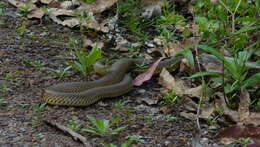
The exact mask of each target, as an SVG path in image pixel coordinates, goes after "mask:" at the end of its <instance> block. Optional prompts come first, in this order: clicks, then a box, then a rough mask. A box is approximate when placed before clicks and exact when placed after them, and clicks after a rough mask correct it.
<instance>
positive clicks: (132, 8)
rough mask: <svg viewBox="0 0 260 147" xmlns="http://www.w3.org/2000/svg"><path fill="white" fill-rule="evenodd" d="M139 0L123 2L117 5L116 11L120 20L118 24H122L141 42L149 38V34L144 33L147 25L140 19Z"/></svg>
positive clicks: (125, 0)
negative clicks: (119, 15)
mask: <svg viewBox="0 0 260 147" xmlns="http://www.w3.org/2000/svg"><path fill="white" fill-rule="evenodd" d="M140 2H141V1H140V0H124V1H120V2H119V4H118V11H119V14H121V16H123V17H122V18H120V19H119V24H123V25H125V26H126V28H127V29H128V30H129V31H130V32H131V33H132V34H133V35H135V36H137V37H139V39H141V40H145V39H146V38H148V37H149V34H148V33H146V32H145V31H144V28H147V24H146V23H145V22H143V21H142V18H141V17H140V12H141V11H140V10H141V9H140V8H139V6H140Z"/></svg>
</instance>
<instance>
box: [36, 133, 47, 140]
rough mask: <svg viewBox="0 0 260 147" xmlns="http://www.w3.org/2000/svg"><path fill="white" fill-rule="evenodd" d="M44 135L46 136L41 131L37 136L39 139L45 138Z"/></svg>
mask: <svg viewBox="0 0 260 147" xmlns="http://www.w3.org/2000/svg"><path fill="white" fill-rule="evenodd" d="M44 137H45V135H43V134H42V133H39V134H37V135H36V138H37V139H39V140H41V139H43V138H44Z"/></svg>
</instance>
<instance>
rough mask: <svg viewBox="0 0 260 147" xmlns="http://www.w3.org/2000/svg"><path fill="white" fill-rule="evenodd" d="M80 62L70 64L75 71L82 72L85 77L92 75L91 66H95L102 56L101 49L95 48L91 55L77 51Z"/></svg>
mask: <svg viewBox="0 0 260 147" xmlns="http://www.w3.org/2000/svg"><path fill="white" fill-rule="evenodd" d="M74 54H75V55H76V57H77V59H78V61H74V62H69V63H68V64H69V65H70V66H71V67H72V68H73V69H75V70H77V71H80V72H81V74H83V76H85V77H86V76H87V75H88V74H89V73H90V66H91V65H92V64H94V63H95V62H96V61H97V60H98V59H100V58H101V57H102V56H101V49H100V48H98V47H97V46H96V47H93V48H92V50H91V51H90V53H87V52H86V51H83V50H75V51H74Z"/></svg>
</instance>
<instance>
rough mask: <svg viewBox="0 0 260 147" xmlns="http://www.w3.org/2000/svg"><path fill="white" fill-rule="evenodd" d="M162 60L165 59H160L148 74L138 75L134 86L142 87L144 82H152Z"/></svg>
mask: <svg viewBox="0 0 260 147" xmlns="http://www.w3.org/2000/svg"><path fill="white" fill-rule="evenodd" d="M162 59H163V58H160V59H158V60H157V61H156V62H155V63H154V64H153V65H152V66H151V67H150V68H149V69H148V70H147V71H146V72H144V73H142V74H140V75H138V76H137V77H136V78H135V80H134V85H135V86H140V85H142V84H143V82H145V81H147V80H150V79H151V77H152V76H153V74H154V71H155V70H156V68H157V66H158V65H159V63H160V61H161V60H162Z"/></svg>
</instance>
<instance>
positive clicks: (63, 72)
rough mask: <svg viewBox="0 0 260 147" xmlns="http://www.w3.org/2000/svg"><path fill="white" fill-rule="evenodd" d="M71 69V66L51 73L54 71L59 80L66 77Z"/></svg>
mask: <svg viewBox="0 0 260 147" xmlns="http://www.w3.org/2000/svg"><path fill="white" fill-rule="evenodd" d="M70 68H71V66H68V67H66V68H64V69H63V70H62V69H51V71H53V73H55V75H56V76H57V77H58V78H62V77H64V76H65V73H66V72H67V71H68V70H69V69H70Z"/></svg>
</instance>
